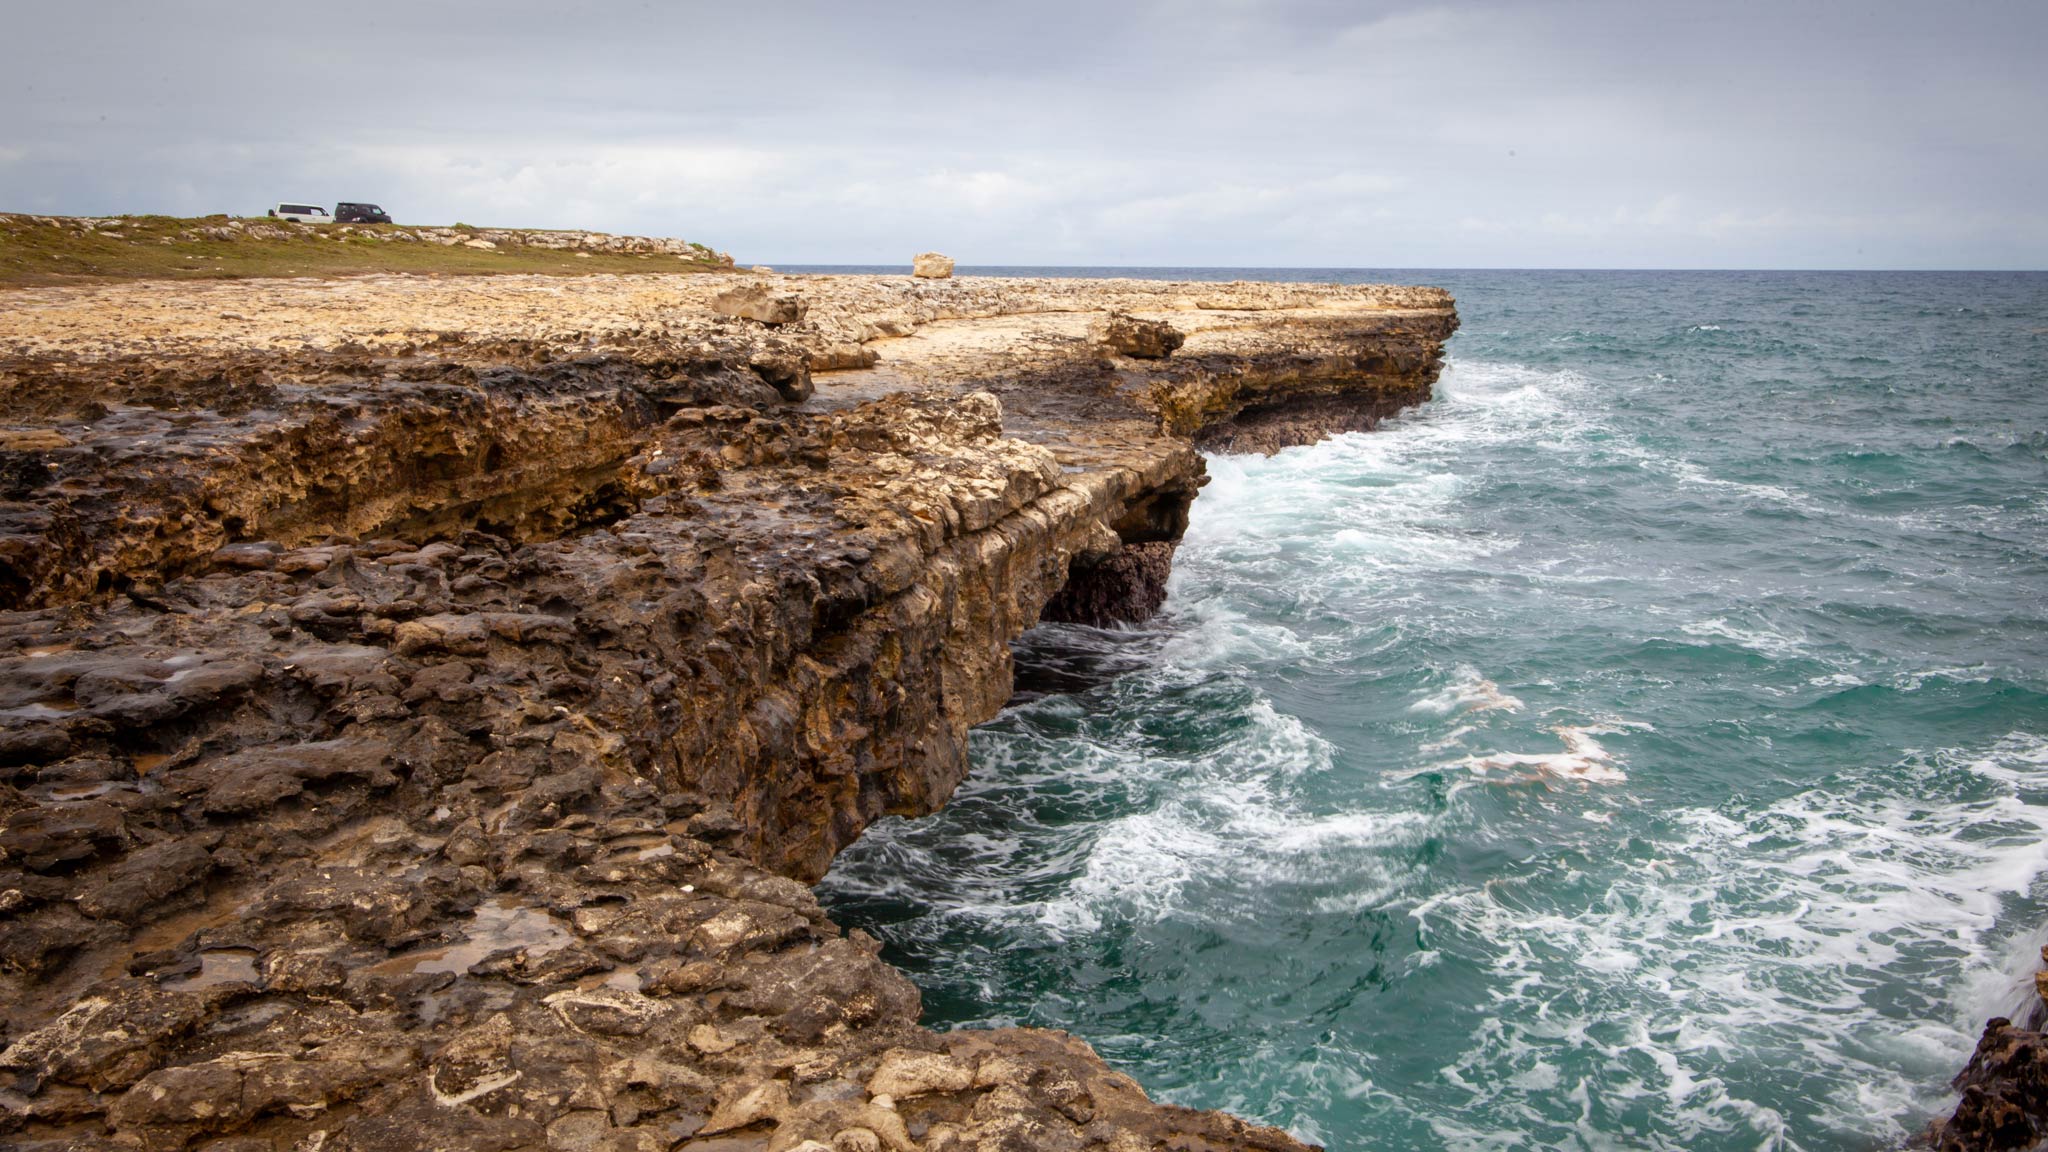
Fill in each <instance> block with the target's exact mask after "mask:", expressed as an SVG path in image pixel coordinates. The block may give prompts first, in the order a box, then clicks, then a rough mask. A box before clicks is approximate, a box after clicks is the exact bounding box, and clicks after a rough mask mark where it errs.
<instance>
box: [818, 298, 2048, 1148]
mask: <svg viewBox="0 0 2048 1152" xmlns="http://www.w3.org/2000/svg"><path fill="white" fill-rule="evenodd" d="M1034 271H1035V270H1034ZM1066 271H1070V272H1072V273H1075V274H1083V273H1089V272H1101V271H1107V270H1081V269H1076V270H1066ZM1145 274H1147V275H1161V276H1176V277H1178V276H1198V277H1203V278H1216V279H1230V278H1237V277H1240V276H1241V277H1245V278H1283V279H1319V280H1327V279H1342V280H1380V279H1388V280H1396V281H1406V282H1417V283H1434V284H1441V285H1443V286H1445V287H1447V288H1449V289H1451V290H1452V291H1453V292H1454V293H1456V295H1457V297H1458V303H1459V310H1460V312H1461V314H1462V316H1463V318H1464V328H1463V330H1462V332H1461V333H1460V334H1459V335H1458V336H1457V337H1456V339H1455V340H1454V341H1453V342H1452V345H1451V348H1450V352H1449V362H1448V367H1447V369H1446V371H1445V373H1444V376H1443V380H1442V382H1441V384H1440V385H1439V388H1438V395H1437V399H1436V400H1435V401H1434V402H1433V403H1431V404H1429V405H1427V406H1424V407H1421V408H1418V409H1415V410H1412V411H1410V412H1409V413H1407V414H1405V415H1403V416H1401V417H1400V418H1398V419H1396V420H1393V421H1391V422H1389V423H1387V424H1386V425H1385V426H1383V427H1382V428H1381V429H1379V430H1378V431H1375V432H1372V433H1366V434H1358V435H1348V436H1341V437H1338V438H1335V439H1333V440H1330V441H1327V442H1325V443H1322V444H1319V445H1315V446H1312V447H1305V448H1296V449H1291V450H1288V451H1286V452H1282V453H1280V454H1279V455H1277V456H1274V457H1272V458H1270V459H1268V458H1259V457H1214V458H1211V459H1210V461H1209V470H1210V473H1211V476H1212V481H1211V483H1210V484H1209V486H1208V487H1207V488H1206V489H1205V490H1204V491H1203V493H1202V495H1201V497H1200V499H1199V500H1198V501H1197V502H1196V504H1195V507H1194V512H1193V521H1192V526H1191V528H1190V530H1189V532H1188V536H1187V540H1186V543H1185V544H1184V545H1183V547H1182V548H1181V550H1180V553H1179V555H1178V557H1177V559H1176V562H1175V574H1174V577H1173V583H1172V592H1171V596H1170V598H1169V600H1168V603H1167V610H1166V613H1165V614H1164V615H1163V616H1162V617H1161V618H1160V619H1158V620H1157V621H1155V622H1154V623H1153V624H1151V625H1148V626H1147V627H1145V628H1144V629H1140V630H1126V631H1112V632H1101V631H1094V630H1090V629H1085V628H1075V627H1065V626H1055V627H1046V628H1041V629H1039V630H1037V631H1035V632H1033V633H1032V634H1031V635H1029V636H1027V637H1026V638H1025V640H1024V641H1023V642H1022V643H1021V644H1020V645H1019V658H1020V666H1021V667H1022V669H1023V675H1022V687H1023V688H1024V691H1023V692H1022V693H1021V694H1020V696H1019V698H1018V700H1017V702H1015V703H1014V704H1013V706H1012V707H1011V708H1010V709H1009V710H1008V711H1006V712H1005V713H1004V714H1003V715H1002V716H1001V718H999V719H997V720H996V721H994V722H993V723H991V724H988V725H987V726H985V727H983V728H981V729H979V730H978V731H977V732H976V733H975V735H974V738H973V752H974V759H975V770H974V774H973V776H972V778H971V779H970V780H969V781H968V782H967V783H966V785H964V786H963V787H962V788H961V790H960V792H959V793H958V795H957V796H956V797H955V799H954V801H953V803H952V805H951V806H950V807H949V808H947V809H946V810H945V811H944V812H943V813H941V814H939V815H937V816H934V817H931V818H929V819H924V820H918V821H901V820H891V821H887V822H884V823H883V824H880V825H877V826H876V827H875V828H874V829H873V830H871V831H870V832H869V833H868V834H867V836H866V837H865V838H864V839H863V840H861V841H860V842H859V843H858V844H856V845H855V846H854V847H853V848H851V849H850V850H848V851H847V852H846V853H845V854H844V855H843V856H842V857H841V858H840V861H839V863H838V865H837V867H836V868H835V869H834V871H833V873H832V875H831V876H830V878H829V879H828V880H827V881H826V883H825V885H824V887H823V893H824V895H825V897H826V898H827V900H828V903H829V905H830V907H831V909H832V911H833V914H834V916H835V917H836V918H837V919H838V920H839V921H840V922H841V923H844V924H849V925H857V926H860V927H864V928H866V929H868V930H869V931H872V932H874V933H875V934H876V935H878V936H880V937H881V938H882V939H883V940H884V941H885V942H886V943H887V945H888V948H889V955H890V958H891V959H892V960H894V961H895V962H896V963H897V964H899V965H900V966H902V967H903V968H904V969H905V970H906V971H907V972H909V973H910V974H911V975H912V977H913V978H915V979H916V980H917V982H918V983H919V985H920V986H921V987H922V988H923V990H924V995H925V1005H926V1014H927V1020H928V1021H929V1022H930V1023H932V1024H933V1025H934V1026H937V1027H948V1026H966V1025H1000V1024H1030V1025H1039V1026H1046V1027H1055V1028H1063V1029H1067V1030H1070V1031H1073V1032H1075V1033H1077V1034H1079V1035H1081V1036H1083V1037H1085V1038H1087V1039H1088V1040H1089V1041H1091V1042H1093V1043H1094V1044H1095V1046H1096V1047H1097V1048H1098V1049H1099V1050H1100V1051H1101V1052H1102V1054H1103V1055H1104V1056H1105V1057H1106V1058H1107V1059H1109V1060H1110V1061H1111V1062H1112V1063H1114V1064H1116V1065H1117V1066H1119V1067H1120V1068H1122V1069H1124V1070H1126V1071H1128V1072H1130V1073H1131V1074H1133V1075H1134V1076H1136V1077H1137V1078H1138V1079H1139V1080H1140V1081H1141V1082H1142V1083H1144V1084H1145V1086H1146V1087H1147V1088H1148V1089H1149V1090H1150V1091H1151V1092H1153V1093H1154V1095H1156V1096H1159V1097H1162V1098H1164V1099H1167V1100H1170V1101H1174V1102H1177V1103H1182V1104H1188V1105H1195V1106H1202V1107H1220V1108H1228V1109H1231V1110H1234V1111H1236V1112H1239V1113H1241V1114H1244V1115H1246V1116H1250V1117H1255V1118H1257V1119H1260V1120H1263V1121H1266V1122H1269V1123H1273V1124H1278V1125H1281V1126H1283V1127H1286V1128H1288V1129H1291V1130H1292V1131H1294V1132H1295V1133H1296V1134H1298V1135H1300V1136H1303V1137H1306V1138H1309V1139H1312V1140H1316V1141H1320V1142H1326V1143H1328V1144H1330V1145H1332V1146H1335V1147H1346V1148H1372V1149H1408V1148H1415V1149H1433V1148H1503V1149H1523V1148H1530V1149H1533V1148H1588V1149H1594V1148H1599V1149H1605V1148H1616V1149H1623V1148H1625V1149H1639V1148H1671V1149H1677V1148H1684V1149H1692V1150H1706V1149H1758V1148H1786V1149H1791V1148H1799V1149H1875V1148H1884V1147H1890V1146H1894V1145H1895V1144H1896V1143H1897V1142H1898V1141H1900V1140H1901V1139H1903V1138H1905V1137H1907V1136H1908V1135H1910V1134H1911V1133H1913V1132H1914V1131H1915V1130H1917V1129H1918V1128H1919V1127H1920V1126H1921V1125H1923V1124H1924V1123H1925V1122H1926V1120H1927V1118H1928V1117H1929V1116H1930V1115H1932V1114H1933V1113H1934V1112H1935V1111H1936V1110H1939V1109H1945V1108H1946V1107H1947V1106H1948V1104H1949V1103H1950V1100H1949V1097H1948V1095H1947V1092H1946V1088H1945V1082H1946V1081H1947V1079H1948V1078H1949V1077H1950V1076H1952V1075H1953V1074H1954V1073H1955V1072H1956V1071H1957V1070H1958V1069H1959V1068H1960V1066H1961V1064H1962V1062H1963V1060H1964V1059H1965V1057H1966V1056H1967V1054H1968V1052H1969V1050H1970V1048H1971V1046H1972V1044H1973V1042H1974V1040H1975V1037H1976V1034H1977V1032H1978V1030H1979V1028H1980V1027H1981V1026H1982V1024H1983V1021H1984V1019H1985V1018H1986V1017H1987V1016H1990V1015H1994V1014H1999V1013H2006V1012H2011V1011H2014V1010H2016V1008H2017V1007H2018V1006H2021V1005H2024V1004H2025V1003H2026V998H2027V996H2028V995H2029V992H2028V988H2027V983H2026V981H2027V978H2028V976H2029V974H2030V973H2031V971H2032V969H2033V967H2034V963H2033V954H2034V953H2035V952H2036V951H2038V949H2039V947H2040V945H2041V944H2042V943H2043V941H2044V939H2048V275H2025V274H2014V275H1999V274H1920V273H1912V274H1906V273H1893V274H1864V273H1650V272H1645V273H1637V272H1470V271H1460V272H1358V273H1348V272H1347V273H1331V272H1313V273H1289V272H1286V271H1273V270H1266V271H1253V270H1223V271H1213V270H1199V269H1172V270H1157V271H1155V272H1148V273H1145Z"/></svg>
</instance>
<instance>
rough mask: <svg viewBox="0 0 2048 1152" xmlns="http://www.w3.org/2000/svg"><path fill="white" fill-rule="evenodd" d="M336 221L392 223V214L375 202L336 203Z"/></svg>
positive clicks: (338, 222)
mask: <svg viewBox="0 0 2048 1152" xmlns="http://www.w3.org/2000/svg"><path fill="white" fill-rule="evenodd" d="M334 222H335V223H336V224H389V223H391V214H390V213H388V212H386V211H384V210H383V209H382V208H379V207H377V206H376V205H375V204H336V205H335V206H334Z"/></svg>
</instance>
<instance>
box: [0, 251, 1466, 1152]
mask: <svg viewBox="0 0 2048 1152" xmlns="http://www.w3.org/2000/svg"><path fill="white" fill-rule="evenodd" d="M720 279H721V281H722V282H713V283H705V282H704V281H705V278H702V277H694V278H693V277H635V278H620V279H614V278H611V277H590V278H584V279H579V280H575V281H562V280H549V279H545V278H539V277H535V278H531V279H528V278H521V277H493V278H489V279H481V280H476V279H472V280H461V281H454V280H431V279H418V278H408V277H383V278H364V279H357V280H347V281H339V282H334V283H328V284H316V283H308V282H290V283H286V282H276V281H253V282H246V283H238V284H220V285H207V286H197V285H194V286H185V287H180V288H179V289H177V290H176V291H175V292H165V291H161V290H156V289H153V288H152V287H151V286H148V285H113V286H107V287H101V288H95V289H45V290H33V291H19V292H13V293H10V294H9V304H10V307H9V308H8V309H6V310H5V311H0V349H4V353H0V355H4V360H0V421H4V427H0V479H4V484H5V492H4V493H0V501H4V502H0V697H4V699H0V819H4V823H0V1028H4V1033H0V1073H4V1075H5V1076H6V1077H7V1080H6V1081H5V1087H4V1088H0V1109H4V1111H0V1138H4V1139H5V1140H7V1141H11V1142H12V1144H13V1145H14V1146H19V1147H24V1148H70V1147H106V1146H115V1147H133V1148H148V1149H183V1148H188V1147H210V1148H217V1149H222V1150H226V1149H236V1150H238V1152H242V1150H246V1152H254V1150H256V1149H266V1150H281V1149H288V1148H290V1149H307V1150H313V1149H320V1150H323V1152H324V1150H332V1149H386V1148H404V1149H408V1150H410V1149H413V1148H417V1147H419V1146H421V1140H422V1139H423V1138H429V1137H430V1138H431V1140H432V1141H433V1143H432V1144H431V1146H434V1147H443V1148H461V1149H485V1148H489V1149H501V1148H502V1149H509V1148H527V1147H554V1148H576V1149H583V1148H593V1149H663V1150H666V1149H670V1148H695V1149H704V1150H712V1149H730V1150H740V1149H752V1148H762V1149H773V1150H780V1149H789V1148H799V1147H804V1146H805V1144H806V1142H807V1141H818V1142H820V1143H822V1144H823V1145H827V1146H830V1147H834V1148H837V1149H841V1150H848V1149H879V1148H882V1147H888V1148H891V1149H894V1150H897V1152H908V1150H910V1149H929V1150H933V1152H937V1150H941V1149H946V1148H965V1147H976V1148H1018V1149H1022V1148H1067V1149H1081V1148H1084V1147H1093V1146H1098V1145H1100V1146H1107V1147H1111V1148H1118V1149H1136V1148H1150V1147H1159V1146H1173V1147H1182V1148H1203V1147H1253V1148H1271V1149H1286V1148H1293V1147H1296V1145H1295V1144H1294V1142H1293V1141H1291V1140H1290V1139H1289V1138H1288V1137H1286V1136H1285V1135H1284V1134H1282V1133H1279V1132H1276V1131H1273V1130H1270V1129H1262V1128H1257V1127H1254V1126H1251V1125H1247V1124H1245V1123H1243V1122H1241V1121H1238V1120H1235V1119H1232V1118H1229V1117H1226V1116H1222V1115H1219V1114H1214V1113H1197V1112H1190V1111H1186V1110H1182V1109H1176V1108H1171V1107H1166V1106H1161V1105H1157V1104H1154V1103H1152V1102H1151V1101H1149V1100H1147V1099H1146V1098H1145V1096H1144V1094H1143V1093H1142V1092H1141V1091H1140V1090H1139V1089H1138V1088H1137V1086H1136V1085H1135V1084H1133V1083H1132V1082H1131V1081H1129V1080H1128V1079H1127V1078H1125V1077H1122V1076H1120V1075H1118V1074H1117V1073H1115V1072H1113V1071H1111V1070H1109V1069H1108V1068H1106V1067H1105V1066H1104V1065H1102V1063H1101V1062H1100V1061H1099V1060H1097V1059H1096V1057H1095V1056H1094V1054H1093V1052H1092V1051H1091V1050H1089V1049H1088V1047H1087V1046H1086V1045H1085V1044H1084V1043H1082V1042H1080V1041H1078V1040H1075V1039H1072V1038H1069V1037H1066V1036H1063V1035H1060V1034H1057V1033H1046V1032H1037V1031H1029V1030H1015V1031H1003V1032H986V1033H984V1032H957V1033H951V1034H946V1035H938V1034H934V1033H931V1032H928V1031H925V1030H922V1029H920V1028H919V1027H917V1024H916V1019H917V1013H918V1001H917V993H916V991H915V989H914V988H913V987H912V986H911V985H910V984H909V983H908V982H907V981H906V980H904V979H903V978H902V977H901V976H900V975H898V974H897V973H895V972H894V971H892V970H891V969H889V968H888V967H887V966H886V965H885V964H883V963H882V962H881V961H880V960H879V959H878V957H877V947H876V945H875V944H874V942H873V941H872V940H869V939H867V938H866V937H864V936H862V935H861V934H859V933H851V934H848V933H842V932H841V931H840V930H838V929H837V928H836V927H835V926H833V925H832V924H831V923H830V922H829V921H828V920H827V919H826V917H825V916H824V915H823V914H822V912H821V911H820V910H819V908H818V905H817V904H816V902H815V901H814V900H813V899H812V896H811V894H810V891H809V889H808V888H807V886H806V882H808V881H812V880H815V879H816V878H817V877H818V876H819V875H821V874H822V873H823V871H824V870H825V868H826V867H827V866H828V865H829V863H830V861H831V859H832V857H833V855H834V853H835V852H836V851H837V850H838V849H839V848H841V847H843V846H844V845H846V844H847V843H849V842H850V841H851V840H852V839H854V838H855V837H857V836H858V835H859V834H860V832H861V830H862V829H863V828H865V827H866V826H867V825H868V824H869V823H870V822H872V821H873V820H875V819H877V818H879V817H880V816H882V815H885V814H890V813H900V814H908V815H915V814H921V813H928V812H930V811H933V810H934V809H935V808H937V807H938V806H939V805H940V804H942V803H943V802H944V801H945V799H946V797H947V796H948V795H949V794H950V793H951V791H952V789H953V788H954V787H955V786H956V785H957V784H958V783H959V781H960V780H961V778H962V777H963V776H964V774H965V773H966V771H967V767H968V766H967V763H966V757H965V747H966V735H967V731H968V729H969V728H970V727H971V726H972V725H974V724H976V723H979V722H981V721H983V720H986V719H988V718H990V717H991V716H993V715H994V714H995V712H996V711H997V710H998V709H999V708H1000V707H1001V706H1002V705H1003V703H1004V702H1005V700H1006V699H1007V698H1008V696H1009V692H1010V683H1011V669H1010V662H1009V660H1010V658H1009V648H1008V644H1009V642H1010V641H1011V640H1012V639H1014V638H1015V637H1016V636H1017V635H1018V634H1019V633H1020V632H1022V631H1023V630H1024V629H1026V628H1028V627H1030V626H1031V625H1032V624H1033V623H1034V622H1036V621H1037V620H1039V619H1041V618H1060V619H1079V620H1091V621H1097V622H1108V621H1112V620H1117V619H1130V618H1136V617H1139V616H1142V615H1143V614H1145V613H1147V612H1149V611H1151V610H1153V609H1155V608H1156V607H1157V605H1158V603H1159V600H1160V597H1161V596H1162V595H1163V580H1164V576H1165V573H1166V571H1167V568H1168V565H1169V564H1170V559H1171V554H1172V548H1173V543H1174V541H1175V540H1177V539H1178V537H1179V535H1180V533H1181V531H1182V529H1183V528H1184V527H1185V524H1186V519H1187V513H1188V506H1189V503H1190V501H1191V500H1192V498H1193V496H1194V494H1195V492H1196V491H1197V490H1198V488H1199V487H1200V485H1201V483H1202V479H1203V475H1202V463H1201V457H1200V456H1199V455H1198V453H1197V451H1196V447H1197V445H1216V446H1222V447H1228V448H1232V449H1238V450H1244V449H1262V450H1270V449H1271V448H1274V447H1277V446H1280V445H1284V444H1287V443H1298V442H1303V441H1306V440H1309V439H1313V438H1316V437H1318V436H1321V435H1326V434H1328V433H1330V432H1332V431H1338V430H1345V429H1354V428H1364V427H1369V426H1371V424H1372V423H1373V422H1374V421H1376V420H1378V419H1379V418H1381V417H1382V416H1384V415H1385V414H1387V413H1390V412H1392V411H1395V410H1397V409H1398V408H1400V407H1402V406H1404V405H1407V404H1411V403H1414V402H1417V401H1419V400H1421V399H1424V398H1426V397H1427V396H1428V393H1429V389H1430V385H1431V383H1432V381H1433V380H1434V378H1435V375H1436V372H1437V370H1438V364H1439V354H1440V351H1441V347H1442V343H1443V341H1444V340H1445V339H1446V338H1447V337H1448V336H1449V335H1450V333H1451V331H1452V330H1453V329H1454V327H1455V325H1456V319H1455V314H1454V313H1453V311H1452V309H1451V302H1450V300H1449V298H1448V297H1446V296H1445V295H1443V294H1442V293H1440V292H1437V291H1434V290H1429V289H1399V288H1384V287H1342V288H1340V287H1311V286H1281V285H1263V284H1237V285H1212V284H1200V285H1197V284H1167V283H1148V282H1137V281H1096V282H1080V281H1028V280H1027V281H994V280H975V279H968V280H957V281H939V282H913V281H909V280H905V279H895V278H880V277H876V278H830V279H825V278H797V277H778V278H773V279H771V280H768V281H766V282H765V283H766V286H767V287H768V288H769V289H771V290H772V292H773V293H774V294H787V295H793V296H796V297H799V298H800V303H801V305H802V307H800V308H788V309H771V310H770V311H768V312H763V313H759V314H762V315H771V316H774V317H777V318H782V319H785V320H786V322H784V323H780V324H777V325H772V326H771V325H769V324H764V323H762V322H760V321H758V320H751V319H745V318H742V317H740V316H736V315H725V314H721V312H720V311H719V310H718V309H715V308H714V307H713V299H712V297H713V296H714V294H719V293H724V292H726V291H729V290H730V288H731V283H730V281H725V280H723V278H720ZM720 307H722V308H726V309H727V310H728V311H731V310H732V309H731V307H729V306H727V305H723V304H721V305H720ZM1110 312H1117V313H1121V314H1124V315H1125V316H1126V317H1130V318H1135V319H1136V320H1138V321H1143V322H1148V323H1164V324H1169V325H1171V326H1172V327H1173V328H1174V329H1175V331H1176V333H1177V334H1178V335H1180V336H1182V337H1184V342H1183V343H1181V344H1180V345H1179V346H1178V347H1177V348H1174V349H1169V350H1168V352H1169V354H1167V355H1164V356H1162V357H1146V358H1137V357H1132V356H1127V355H1124V354H1123V353H1122V352H1120V351H1119V350H1117V348H1116V347H1115V346H1113V345H1107V344H1105V343H1103V342H1102V341H1101V340H1100V339H1099V332H1100V321H1101V320H1102V318H1103V317H1104V316H1105V315H1107V314H1108V313H1110ZM1170 342H1171V341H1169V343H1170ZM814 1147H815V1146H814Z"/></svg>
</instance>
